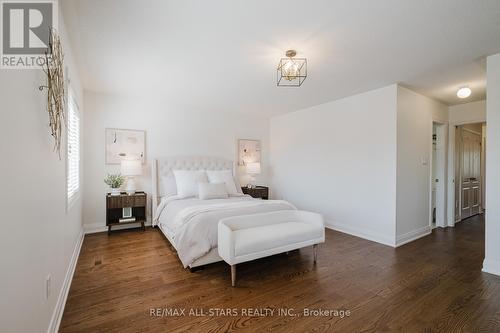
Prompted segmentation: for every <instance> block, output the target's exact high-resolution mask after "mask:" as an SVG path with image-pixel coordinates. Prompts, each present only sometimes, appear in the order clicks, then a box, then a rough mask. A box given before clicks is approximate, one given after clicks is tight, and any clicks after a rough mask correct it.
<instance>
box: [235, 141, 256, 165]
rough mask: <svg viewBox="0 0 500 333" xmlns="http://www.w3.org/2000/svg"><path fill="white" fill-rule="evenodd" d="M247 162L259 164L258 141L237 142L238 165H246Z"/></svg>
mask: <svg viewBox="0 0 500 333" xmlns="http://www.w3.org/2000/svg"><path fill="white" fill-rule="evenodd" d="M248 162H258V163H260V162H261V143H260V140H252V139H239V140H238V165H240V166H241V165H246V163H248Z"/></svg>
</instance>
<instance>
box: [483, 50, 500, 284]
mask: <svg viewBox="0 0 500 333" xmlns="http://www.w3.org/2000/svg"><path fill="white" fill-rule="evenodd" d="M487 81H488V87H487V96H488V98H487V106H486V108H487V121H488V123H487V138H486V149H487V158H486V174H487V177H486V207H487V210H486V253H485V259H484V263H483V271H485V272H489V273H493V274H497V275H500V173H499V172H498V170H500V53H499V54H497V55H494V56H490V57H488V59H487Z"/></svg>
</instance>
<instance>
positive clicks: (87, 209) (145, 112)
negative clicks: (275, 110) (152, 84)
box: [83, 91, 269, 231]
mask: <svg viewBox="0 0 500 333" xmlns="http://www.w3.org/2000/svg"><path fill="white" fill-rule="evenodd" d="M85 112H86V115H85V124H84V131H85V161H84V172H85V179H86V184H85V185H86V186H85V194H84V210H83V220H84V225H85V228H86V230H88V231H99V230H103V229H104V227H105V197H104V196H105V193H106V192H107V191H108V187H107V186H106V185H105V184H104V182H103V178H104V177H105V175H106V173H108V172H110V173H111V172H119V166H113V165H108V166H107V165H105V151H104V144H105V141H104V131H105V128H129V129H140V130H146V158H147V160H148V161H151V159H153V158H155V157H160V156H170V155H213V156H220V157H224V158H228V159H231V160H237V140H238V139H260V140H262V174H261V175H260V176H259V177H257V183H258V184H266V183H267V182H266V180H267V165H268V162H269V161H268V160H269V158H268V146H269V145H268V141H269V121H268V120H267V119H265V118H260V117H257V116H253V115H248V114H238V113H235V112H234V111H232V110H227V111H223V110H198V109H193V108H192V107H187V106H175V105H171V104H169V102H168V101H167V100H164V99H162V98H161V96H160V97H158V96H155V97H150V98H146V97H131V96H129V97H125V96H115V95H108V94H99V93H94V92H87V91H86V92H85ZM150 168H151V164H150V163H148V164H147V165H145V166H144V168H143V169H144V172H145V174H144V175H143V176H142V177H140V178H139V179H138V181H137V185H138V189H141V190H145V191H146V192H148V193H151V188H152V184H151V170H150ZM240 171H241V177H240V182H241V184H242V185H245V184H246V183H247V182H248V179H247V177H245V176H244V174H243V170H240Z"/></svg>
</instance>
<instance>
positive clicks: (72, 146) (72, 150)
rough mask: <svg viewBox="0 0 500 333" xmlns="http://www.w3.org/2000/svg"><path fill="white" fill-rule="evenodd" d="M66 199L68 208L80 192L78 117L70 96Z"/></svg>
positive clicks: (70, 95) (75, 106)
mask: <svg viewBox="0 0 500 333" xmlns="http://www.w3.org/2000/svg"><path fill="white" fill-rule="evenodd" d="M67 133H68V138H67V144H68V146H67V152H68V161H67V198H68V206H69V205H71V203H72V202H73V201H74V200H75V198H76V197H77V194H78V192H79V190H80V115H79V112H78V107H77V105H76V103H75V101H74V99H73V96H72V94H71V93H70V94H69V96H68V131H67Z"/></svg>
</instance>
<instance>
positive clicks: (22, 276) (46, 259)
mask: <svg viewBox="0 0 500 333" xmlns="http://www.w3.org/2000/svg"><path fill="white" fill-rule="evenodd" d="M63 24H64V22H63V20H62V17H60V18H59V31H60V32H61V34H62V37H63V48H64V52H65V61H66V64H67V65H68V66H69V71H70V76H71V79H72V85H73V87H74V89H75V92H76V94H77V99H78V100H79V104H80V107H81V111H82V112H83V103H82V101H81V98H80V97H81V96H82V91H81V86H80V83H79V79H78V74H77V72H76V70H75V67H74V64H73V61H72V60H73V57H72V53H71V48H70V45H69V41H68V39H67V38H66V35H65V28H64V26H63ZM44 83H45V79H44V76H43V75H42V71H41V70H0V101H1V104H0V107H1V110H0V124H1V125H2V131H1V139H0V149H1V152H0V154H1V156H2V161H1V164H0V167H1V168H0V174H1V177H2V178H1V184H2V191H0V196H1V197H0V203H1V208H0V210H1V212H2V231H1V232H0V262H1V263H2V272H1V274H0V295H1V297H0V331H1V332H13V333H16V332H20V333H21V332H46V331H47V330H48V328H49V323H50V322H51V318H52V316H53V314H54V313H56V314H59V312H57V310H58V308H56V303H57V300H58V297H59V296H60V292H61V290H62V286H63V281H64V279H65V276H66V274H67V272H68V268H69V266H70V261H71V258H72V254H73V252H74V249H75V247H77V245H79V241H80V240H81V236H82V225H81V199H79V200H78V201H77V202H76V203H75V205H74V206H73V207H72V208H71V209H70V210H69V212H66V169H65V159H64V158H63V159H62V160H59V158H58V156H57V153H55V152H53V151H52V147H53V140H52V137H51V136H50V133H49V129H48V126H47V124H48V114H47V111H46V92H40V91H39V90H38V87H39V86H40V85H42V84H44ZM49 274H50V275H51V277H52V283H51V295H50V297H49V298H48V299H46V289H45V279H46V277H47V275H49ZM59 304H61V303H59ZM55 322H56V319H54V321H53V322H52V324H53V325H54V324H55ZM52 328H54V326H52Z"/></svg>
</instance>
